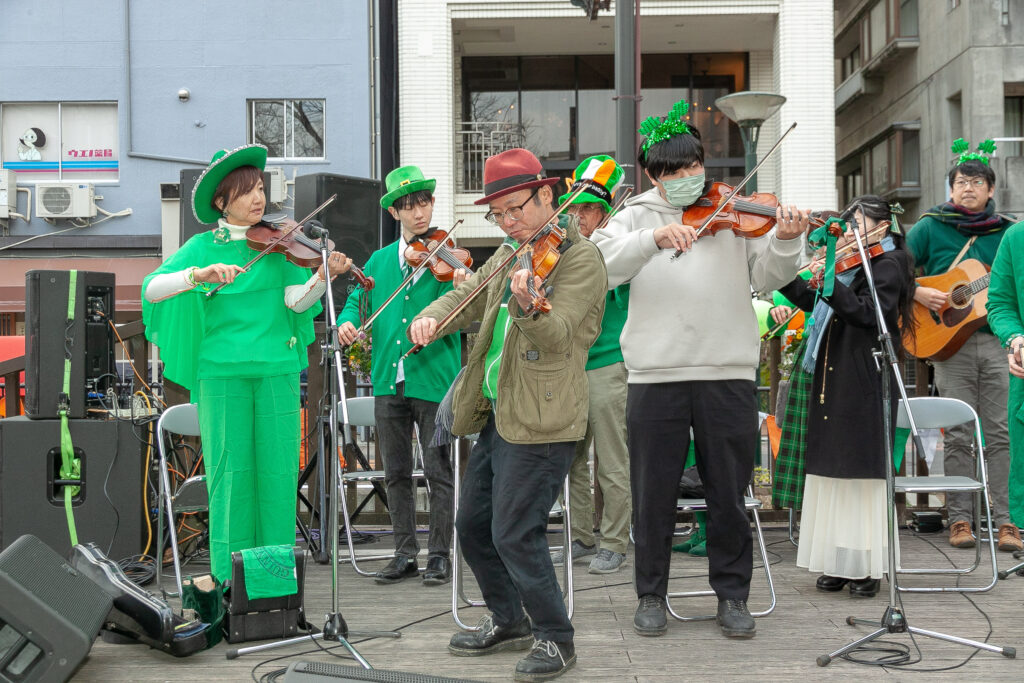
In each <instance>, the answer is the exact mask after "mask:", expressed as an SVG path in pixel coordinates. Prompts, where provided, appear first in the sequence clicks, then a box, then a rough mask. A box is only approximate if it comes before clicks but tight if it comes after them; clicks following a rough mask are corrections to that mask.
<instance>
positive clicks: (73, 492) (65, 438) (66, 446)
mask: <svg viewBox="0 0 1024 683" xmlns="http://www.w3.org/2000/svg"><path fill="white" fill-rule="evenodd" d="M77 285H78V271H77V270H72V271H70V275H69V277H68V317H67V320H68V329H70V328H71V323H73V322H74V320H75V291H76V290H77V289H78V286H77ZM65 334H66V333H65ZM73 343H74V340H73V339H70V338H68V337H67V336H65V338H64V385H63V393H62V394H61V398H60V406H59V407H60V411H59V414H60V456H61V462H60V478H61V479H77V480H79V481H81V476H82V461H81V459H79V458H76V457H75V446H74V444H73V443H72V441H71V429H70V426H69V424H68V409H69V408H70V407H71V406H70V405H69V404H70V401H71V345H72V344H73ZM81 490H82V487H81V486H67V485H65V486H64V513H65V514H66V515H67V518H68V534H69V535H70V536H71V545H73V546H75V545H78V531H77V529H76V528H75V514H74V511H73V509H72V507H71V499H72V498H73V497H75V496H77V495H78V492H79V491H81Z"/></svg>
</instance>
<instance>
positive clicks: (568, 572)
mask: <svg viewBox="0 0 1024 683" xmlns="http://www.w3.org/2000/svg"><path fill="white" fill-rule="evenodd" d="M476 437H477V435H475V434H473V435H470V436H468V437H466V438H467V440H469V441H476ZM461 455H462V440H461V439H459V438H456V439H455V440H454V445H453V448H452V476H453V478H454V480H455V496H454V506H455V512H456V515H457V514H458V511H459V490H460V489H461V487H462V486H461V485H462V482H461V480H460V479H461V477H460V474H459V472H460V460H461ZM562 486H563V496H564V497H565V500H569V477H568V475H566V477H565V482H564V483H563V485H562ZM562 512H563V509H562V507H561V506H560V505H559V504H558V502H557V501H556V502H555V505H554V507H553V508H552V510H551V515H558V514H561V513H562ZM564 514H565V519H564V520H563V523H564V526H563V528H562V543H563V546H562V548H563V550H564V551H565V552H564V557H565V559H566V562H565V579H564V581H563V583H562V598H563V599H564V600H565V611H566V614H567V615H568V617H569V619H572V614H573V608H574V604H573V588H572V552H571V548H572V529H571V527H572V517H571V515H570V512H569V506H568V505H566V506H565V508H564ZM549 518H550V516H549ZM553 549H555V550H557V546H556V547H554V548H553ZM460 601H461V602H462V603H463V604H462V606H465V607H483V606H484V605H485V604H486V603H485V602H484V600H483V599H482V598H469V597H466V592H465V588H464V585H463V579H462V560H461V558H460V556H459V534H458V533H454V534H452V618H453V619H455V625H456V626H458V627H459V628H461V629H462V630H463V631H479V630H480V627H479V626H471V625H469V624H467V623H465V622H464V621H462V619H461V618H460V617H459V609H460V605H459V602H460Z"/></svg>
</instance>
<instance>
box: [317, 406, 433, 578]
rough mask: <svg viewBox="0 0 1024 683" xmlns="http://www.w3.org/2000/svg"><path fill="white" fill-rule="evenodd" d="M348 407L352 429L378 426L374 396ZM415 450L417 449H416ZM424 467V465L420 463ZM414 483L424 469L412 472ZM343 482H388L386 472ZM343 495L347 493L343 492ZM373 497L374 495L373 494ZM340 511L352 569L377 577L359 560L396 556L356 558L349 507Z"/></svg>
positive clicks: (355, 474) (354, 475)
mask: <svg viewBox="0 0 1024 683" xmlns="http://www.w3.org/2000/svg"><path fill="white" fill-rule="evenodd" d="M346 405H347V407H348V424H349V426H350V427H375V426H376V424H377V421H376V419H374V416H373V405H374V398H373V396H356V397H353V398H349V399H346ZM337 412H338V419H339V420H340V419H341V415H342V412H341V408H340V407H339V408H338V411H337ZM378 443H379V442H378ZM414 450H415V449H414ZM375 462H376V463H377V464H378V466H380V464H381V462H382V461H381V454H380V452H379V451H378V452H377V454H376V459H375ZM420 464H421V465H422V463H420ZM345 467H346V469H347V468H348V467H349V463H348V462H346V463H345ZM412 478H413V481H415V480H417V479H423V468H422V466H421V467H418V468H415V469H413V471H412ZM341 480H342V482H344V483H354V484H356V485H358V484H360V483H371V484H372V483H374V482H377V483H384V482H385V481H386V478H385V475H384V470H351V471H345V472H342V475H341ZM342 495H345V492H344V491H342ZM371 495H372V494H371ZM338 508H339V509H341V510H344V512H343V513H342V519H343V520H344V524H345V539H346V540H347V541H348V561H349V562H351V563H352V568H353V569H355V570H356V572H357V573H359V574H361V575H362V576H375V575H376V572H369V571H366V570H365V569H362V568H361V567H360V566H359V563H358V561H357V559H358V560H362V561H363V562H372V561H375V560H390V559H392V558H393V557H394V556H395V555H394V553H391V554H389V555H364V556H362V557H359V558H357V557H356V551H355V545H354V544H353V542H352V523H351V520H350V519H349V518H348V514H347V505H346V506H341V505H339V506H338Z"/></svg>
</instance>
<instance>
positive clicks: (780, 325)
mask: <svg viewBox="0 0 1024 683" xmlns="http://www.w3.org/2000/svg"><path fill="white" fill-rule="evenodd" d="M800 312H801V309H799V308H797V307H796V306H794V307H793V312H792V313H790V314H789V316H788V317H787V318H786V319H785V320H783V321H782V322H781V323H775V327H773V328H771V329H770V330H768V331H767V332H765V333H764V334H762V335H761V341H764V340H766V339H768V338H769V337H774V336H775V335H776V334H777V333H778V332H779V331H780V330H784V329H786V326H788V325H789V323H790V322H792V320H793V318H795V317H796V316H797V314H798V313H800Z"/></svg>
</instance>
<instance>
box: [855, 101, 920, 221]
mask: <svg viewBox="0 0 1024 683" xmlns="http://www.w3.org/2000/svg"><path fill="white" fill-rule="evenodd" d="M908 135H917V136H918V145H920V135H921V122H920V121H905V122H898V123H894V124H893V125H892V126H890V127H889V128H887V129H886V130H885V132H883V133H882V134H881V135H877V136H875V137H873V138H871V139H870V140H868V141H866V142H865V143H864V144H863V145H861V146H860V147H859V148H857V150H856V151H855V152H853V153H852V154H850V155H848V156H847V157H845V158H844V159H842V160H840V161H839V162H838V163H837V164H836V178H837V183H836V184H837V186H838V189H839V190H840V192H839V195H840V200H841V203H842V204H843V205H845V204H847V203H849V201H850V200H851V199H853V197H846V196H845V190H846V180H847V178H849V177H851V176H854V175H857V174H858V172H859V174H860V176H861V184H862V188H863V191H864V192H865V193H868V194H877V195H879V196H881V197H884V198H886V199H889V198H893V197H897V198H906V199H912V198H916V197H920V196H921V178H920V175H921V173H920V168H921V161H920V147H919V148H918V179H917V181H916V182H914V181H908V180H906V179H905V178H904V164H903V151H904V150H903V148H904V143H905V138H906V137H907V136H908ZM880 143H884V144H885V156H886V177H885V182H884V185H881V186H879V185H878V184H877V183H876V181H875V178H874V177H873V176H874V166H873V161H874V160H873V159H872V151H873V150H874V149H875V148H876V147H877V146H878V145H879V144H880Z"/></svg>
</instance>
